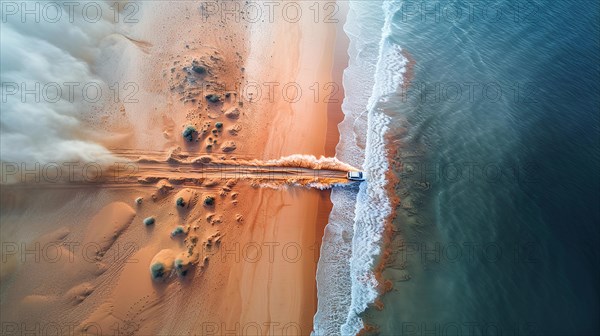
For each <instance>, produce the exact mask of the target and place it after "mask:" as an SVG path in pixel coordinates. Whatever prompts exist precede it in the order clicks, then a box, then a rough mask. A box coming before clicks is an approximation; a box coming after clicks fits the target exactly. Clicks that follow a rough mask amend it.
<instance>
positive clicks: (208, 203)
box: [204, 196, 215, 206]
mask: <svg viewBox="0 0 600 336" xmlns="http://www.w3.org/2000/svg"><path fill="white" fill-rule="evenodd" d="M204 205H206V206H213V205H215V198H214V197H212V196H206V197H205V198H204Z"/></svg>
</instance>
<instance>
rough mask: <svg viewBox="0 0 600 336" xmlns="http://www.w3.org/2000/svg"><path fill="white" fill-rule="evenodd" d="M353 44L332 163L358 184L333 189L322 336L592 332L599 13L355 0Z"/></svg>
mask: <svg viewBox="0 0 600 336" xmlns="http://www.w3.org/2000/svg"><path fill="white" fill-rule="evenodd" d="M345 31H346V33H347V34H348V36H349V38H350V41H351V42H350V48H349V56H350V61H349V67H348V69H346V71H345V73H344V87H345V90H346V95H347V96H346V99H345V101H344V105H343V110H344V113H345V115H346V119H345V121H344V123H342V124H341V125H340V133H341V140H340V144H339V145H338V147H337V156H338V158H340V159H341V160H343V161H347V162H349V163H351V164H353V165H357V166H362V167H363V169H364V170H365V171H366V173H367V174H368V181H367V182H365V183H362V184H361V186H360V188H358V189H339V190H334V192H333V193H332V200H333V202H334V208H333V210H332V213H331V215H330V223H329V226H328V228H327V231H326V235H325V238H324V242H323V248H322V249H323V251H322V252H323V254H322V255H325V254H326V252H327V251H339V252H340V253H338V254H336V255H335V257H331V256H330V257H328V260H324V259H322V260H321V261H320V262H319V269H318V274H317V283H318V288H319V310H318V312H317V315H316V316H315V333H316V334H318V335H321V334H354V333H356V331H358V330H359V329H360V328H362V326H363V324H368V325H370V326H374V327H375V328H376V329H374V331H373V332H374V333H375V332H378V333H380V334H383V335H500V334H502V335H596V334H598V333H600V326H599V322H598V319H597V316H599V298H600V290H599V285H598V283H600V276H599V266H600V265H599V261H600V255H599V253H598V248H597V246H598V244H599V243H600V241H599V236H600V229H599V227H598V225H599V224H600V199H599V192H600V181H599V177H598V171H600V117H599V112H600V84H598V83H600V5H599V4H598V2H595V1H574V0H573V1H572V0H564V1H539V0H534V1H505V0H497V1H486V2H478V1H469V2H467V1H425V2H421V1H391V2H387V1H385V2H378V1H369V2H361V1H351V2H350V12H349V14H348V18H347V23H346V26H345ZM384 140H385V141H384ZM393 150H397V155H396V156H395V157H393V158H392V159H393V160H392V161H391V164H390V163H389V162H388V161H387V159H389V158H390V157H389V155H390V153H393ZM388 169H391V170H393V171H394V172H395V173H396V175H397V177H398V178H399V179H400V183H399V185H398V186H397V188H396V193H397V196H398V197H399V198H400V206H399V207H398V208H397V209H395V210H394V209H391V208H390V200H389V199H386V197H385V194H384V193H383V189H382V188H383V187H385V183H389V181H386V180H385V177H384V176H383V175H382V173H383V172H384V171H386V170H388ZM390 211H394V213H395V215H396V217H395V220H394V222H393V236H392V240H391V243H390V246H389V248H390V251H389V252H390V256H389V258H388V259H386V260H385V262H386V268H385V271H384V273H383V276H384V278H385V279H388V280H389V283H388V287H391V290H390V291H389V292H388V293H387V294H385V295H384V296H383V297H382V303H383V309H382V310H379V309H377V308H375V307H374V306H373V305H372V304H371V303H372V301H373V300H374V298H375V297H376V291H375V288H374V286H375V283H374V274H373V268H374V266H375V265H376V264H377V262H378V260H379V259H378V257H379V256H380V254H381V252H382V251H381V248H380V246H381V244H380V243H381V239H382V235H383V225H384V218H385V217H386V215H387V214H388V213H389V212H390ZM350 214H351V215H350ZM378 243H379V244H378ZM327 249H329V250H327ZM325 261H326V262H325Z"/></svg>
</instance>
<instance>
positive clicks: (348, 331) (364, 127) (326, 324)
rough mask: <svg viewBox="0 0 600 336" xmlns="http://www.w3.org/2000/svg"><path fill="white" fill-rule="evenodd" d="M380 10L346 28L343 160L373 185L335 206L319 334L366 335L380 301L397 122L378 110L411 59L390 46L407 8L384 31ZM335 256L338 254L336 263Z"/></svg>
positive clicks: (324, 260) (322, 276)
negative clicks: (391, 130) (391, 141)
mask: <svg viewBox="0 0 600 336" xmlns="http://www.w3.org/2000/svg"><path fill="white" fill-rule="evenodd" d="M374 5H375V4H374V3H372V2H370V3H364V2H362V3H361V2H359V1H356V2H354V1H352V2H350V12H349V14H348V18H347V23H346V26H345V27H344V29H345V31H346V33H347V34H348V36H349V38H350V48H349V56H350V62H349V66H348V68H347V69H346V70H345V71H344V90H345V91H346V98H345V100H344V104H343V105H342V109H343V111H344V115H345V118H344V121H343V122H342V123H341V124H340V126H339V130H340V142H339V144H338V146H337V148H336V150H337V152H336V156H337V157H339V158H340V159H341V160H342V161H345V162H350V163H351V164H353V165H354V164H357V163H356V162H355V160H357V158H358V159H360V158H362V157H364V162H363V163H362V167H363V170H364V171H365V173H366V175H367V182H366V183H362V184H361V186H360V188H359V191H358V195H356V194H355V193H354V192H352V191H351V190H348V189H337V190H335V189H334V190H333V191H332V196H331V199H332V202H333V204H334V206H333V209H332V212H331V214H330V217H329V223H328V225H327V227H326V230H325V235H324V238H323V245H322V251H321V252H322V253H321V259H320V260H319V265H318V270H317V287H318V297H319V307H318V310H317V314H316V315H315V322H314V330H315V332H314V333H315V334H316V335H332V334H342V335H355V334H356V333H357V332H358V331H360V330H361V329H362V328H363V322H362V320H361V318H360V317H359V314H360V313H361V312H363V311H364V310H365V309H366V308H367V306H368V304H370V303H372V302H373V301H374V300H375V299H376V298H377V295H378V292H377V289H376V287H377V285H378V282H377V279H376V278H375V274H374V273H373V268H374V266H375V261H376V259H377V257H378V256H379V254H380V253H381V244H382V239H383V232H384V228H385V221H386V219H387V218H388V216H389V215H390V214H391V211H392V208H391V202H390V200H389V198H388V195H387V192H386V190H385V187H386V185H387V183H388V181H387V179H386V175H385V173H386V172H387V171H388V169H389V167H388V161H387V153H386V147H385V138H384V137H385V134H386V132H387V130H388V124H389V122H390V118H389V117H388V116H387V115H385V114H384V112H383V111H382V110H381V109H379V108H378V105H377V103H378V102H379V101H382V100H385V99H386V96H389V95H393V94H394V93H396V92H397V90H398V88H399V87H400V85H402V79H403V74H404V72H405V65H406V64H407V60H406V59H405V58H404V57H403V56H402V54H401V48H400V46H398V45H396V44H394V43H393V42H392V41H391V40H390V39H389V35H390V34H391V19H392V17H393V14H394V13H395V12H396V11H397V10H398V8H397V7H398V6H399V4H396V3H392V2H384V3H383V5H382V8H381V10H383V16H384V17H385V22H383V23H381V22H379V24H377V15H380V14H381V12H378V11H377V10H374V8H373V7H374ZM377 29H378V30H379V32H380V33H381V39H380V42H379V45H378V48H376V47H375V46H374V45H373V44H372V43H371V41H372V38H373V36H375V35H374V30H377ZM375 50H378V52H375ZM368 78H373V79H372V80H368ZM366 86H368V87H369V89H368V90H365V88H366ZM364 92H370V93H371V94H370V95H365V94H364ZM365 110H366V116H367V118H366V120H365V118H364V114H365V112H364V111H365ZM365 121H366V122H365ZM361 133H362V134H361ZM365 136H366V139H365ZM363 148H364V150H363ZM349 233H350V234H351V238H350V234H349ZM332 252H335V253H337V255H336V256H331V255H330V254H331V253H332ZM344 258H347V259H344ZM348 260H349V264H348Z"/></svg>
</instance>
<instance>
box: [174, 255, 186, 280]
mask: <svg viewBox="0 0 600 336" xmlns="http://www.w3.org/2000/svg"><path fill="white" fill-rule="evenodd" d="M173 265H174V266H175V271H176V272H177V274H179V275H181V276H185V275H186V274H187V265H186V264H185V263H184V262H183V260H182V259H179V258H177V259H175V262H173Z"/></svg>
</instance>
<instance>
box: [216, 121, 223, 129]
mask: <svg viewBox="0 0 600 336" xmlns="http://www.w3.org/2000/svg"><path fill="white" fill-rule="evenodd" d="M215 127H216V128H217V129H221V128H223V123H222V122H218V123H216V124H215Z"/></svg>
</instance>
